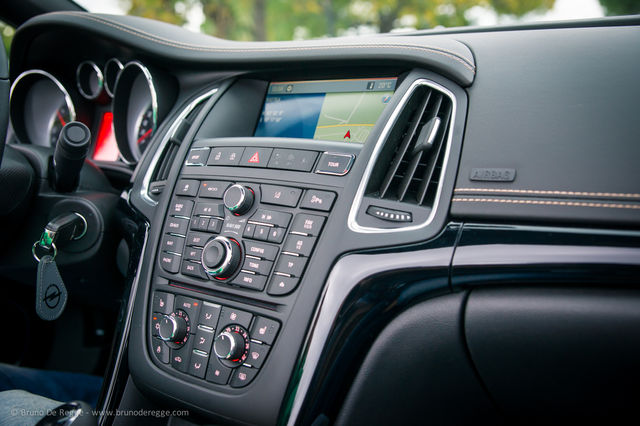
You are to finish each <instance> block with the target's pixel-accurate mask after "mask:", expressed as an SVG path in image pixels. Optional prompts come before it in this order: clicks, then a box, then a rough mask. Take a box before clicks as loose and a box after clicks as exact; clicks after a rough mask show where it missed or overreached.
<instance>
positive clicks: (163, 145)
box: [140, 87, 218, 207]
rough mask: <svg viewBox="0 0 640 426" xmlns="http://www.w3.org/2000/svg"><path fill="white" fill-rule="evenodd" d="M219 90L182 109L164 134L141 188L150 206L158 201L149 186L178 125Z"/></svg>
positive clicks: (215, 89) (202, 96) (142, 194)
mask: <svg viewBox="0 0 640 426" xmlns="http://www.w3.org/2000/svg"><path fill="white" fill-rule="evenodd" d="M217 92H218V88H217V87H216V88H214V89H211V90H209V91H208V92H206V93H203V94H202V95H200V96H198V97H197V98H195V99H194V100H193V101H192V102H191V103H189V105H187V106H186V107H185V108H184V109H183V110H182V111H180V114H178V116H177V117H176V118H175V119H174V120H173V123H171V127H169V130H168V131H167V132H165V134H164V136H163V137H162V140H161V141H160V144H159V146H158V148H157V149H156V152H155V153H154V154H153V158H152V159H151V163H150V164H149V167H148V168H147V173H146V174H145V175H144V179H142V187H141V188H140V197H141V198H142V199H143V200H144V201H145V202H146V203H147V204H149V205H150V206H153V207H155V206H157V205H158V202H157V201H156V200H154V199H153V198H151V197H150V196H149V187H150V186H151V179H152V178H153V173H154V172H155V170H156V167H158V162H159V161H160V157H161V156H162V154H163V153H164V149H165V148H166V146H167V143H169V140H170V139H171V138H172V137H173V136H174V135H175V133H176V131H177V130H178V127H179V126H180V123H182V120H184V118H185V117H186V116H187V115H189V113H190V112H191V111H193V110H194V109H195V107H196V106H198V104H200V103H201V102H203V101H204V100H205V99H208V98H210V97H211V96H213V95H215V94H216V93H217Z"/></svg>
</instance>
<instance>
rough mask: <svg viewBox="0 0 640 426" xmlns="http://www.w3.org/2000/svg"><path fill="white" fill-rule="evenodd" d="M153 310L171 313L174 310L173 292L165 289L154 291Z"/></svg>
mask: <svg viewBox="0 0 640 426" xmlns="http://www.w3.org/2000/svg"><path fill="white" fill-rule="evenodd" d="M153 312H160V313H162V314H170V313H171V312H173V294H171V293H165V292H163V291H156V292H155V293H153Z"/></svg>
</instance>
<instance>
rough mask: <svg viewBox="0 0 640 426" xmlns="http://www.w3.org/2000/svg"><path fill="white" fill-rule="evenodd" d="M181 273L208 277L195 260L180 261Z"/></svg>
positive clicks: (202, 277) (203, 277)
mask: <svg viewBox="0 0 640 426" xmlns="http://www.w3.org/2000/svg"><path fill="white" fill-rule="evenodd" d="M180 272H181V273H182V275H187V276H190V277H196V278H200V279H203V280H206V279H208V277H207V273H206V272H205V271H204V269H203V268H202V265H201V264H199V263H195V262H190V261H188V260H183V261H182V269H181V270H180Z"/></svg>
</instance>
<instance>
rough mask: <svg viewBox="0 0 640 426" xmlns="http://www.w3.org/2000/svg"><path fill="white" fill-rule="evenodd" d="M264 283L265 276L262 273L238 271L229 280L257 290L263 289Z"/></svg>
mask: <svg viewBox="0 0 640 426" xmlns="http://www.w3.org/2000/svg"><path fill="white" fill-rule="evenodd" d="M266 283H267V277H265V276H264V275H257V274H248V273H246V272H240V273H239V274H238V276H237V277H235V278H234V279H233V281H231V284H235V285H238V286H240V287H245V288H250V289H252V290H258V291H262V290H264V286H265V284H266Z"/></svg>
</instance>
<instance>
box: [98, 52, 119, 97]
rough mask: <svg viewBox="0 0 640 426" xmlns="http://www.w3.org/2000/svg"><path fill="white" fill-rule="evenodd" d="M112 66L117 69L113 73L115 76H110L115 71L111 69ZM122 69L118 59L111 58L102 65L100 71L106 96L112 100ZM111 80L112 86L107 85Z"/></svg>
mask: <svg viewBox="0 0 640 426" xmlns="http://www.w3.org/2000/svg"><path fill="white" fill-rule="evenodd" d="M114 66H115V67H116V68H117V71H116V72H115V76H112V75H111V74H113V72H114V71H115V69H114V68H113V67H114ZM123 68H124V65H123V64H122V62H120V60H119V59H118V58H111V59H109V60H108V61H107V62H105V64H104V67H103V71H102V74H103V75H104V90H105V91H106V92H107V95H109V96H110V97H112V98H113V96H114V94H115V89H116V83H117V82H118V77H120V73H121V72H122V69H123ZM111 80H113V84H110V83H109V82H110V81H111Z"/></svg>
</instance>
